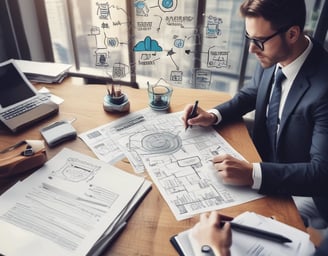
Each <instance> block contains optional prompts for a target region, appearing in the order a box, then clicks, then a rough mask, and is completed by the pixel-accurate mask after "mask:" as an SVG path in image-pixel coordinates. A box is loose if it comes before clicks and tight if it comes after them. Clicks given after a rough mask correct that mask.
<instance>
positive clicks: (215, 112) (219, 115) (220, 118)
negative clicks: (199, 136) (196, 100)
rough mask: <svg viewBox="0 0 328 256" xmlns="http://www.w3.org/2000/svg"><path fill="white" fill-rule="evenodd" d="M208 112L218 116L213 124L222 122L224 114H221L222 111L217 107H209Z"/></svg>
mask: <svg viewBox="0 0 328 256" xmlns="http://www.w3.org/2000/svg"><path fill="white" fill-rule="evenodd" d="M207 112H208V113H212V114H214V115H215V116H216V118H217V120H216V122H215V123H214V124H213V125H217V124H219V123H220V122H221V120H222V116H221V114H220V112H219V111H218V110H217V109H215V108H213V109H209V110H207Z"/></svg>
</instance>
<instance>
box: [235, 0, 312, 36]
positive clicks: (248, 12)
mask: <svg viewBox="0 0 328 256" xmlns="http://www.w3.org/2000/svg"><path fill="white" fill-rule="evenodd" d="M240 13H241V15H242V16H243V17H244V18H245V17H263V18H264V19H265V20H267V21H269V22H270V23H271V28H272V29H273V30H278V29H281V28H286V27H291V26H299V27H300V29H301V31H303V30H304V26H305V20H306V7H305V1H304V0H245V1H244V2H243V3H242V4H241V6H240Z"/></svg>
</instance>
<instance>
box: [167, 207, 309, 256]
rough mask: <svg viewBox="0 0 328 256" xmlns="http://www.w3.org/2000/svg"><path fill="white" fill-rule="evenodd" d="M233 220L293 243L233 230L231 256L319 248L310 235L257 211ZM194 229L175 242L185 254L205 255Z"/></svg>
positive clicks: (301, 252)
mask: <svg viewBox="0 0 328 256" xmlns="http://www.w3.org/2000/svg"><path fill="white" fill-rule="evenodd" d="M233 222H235V223H239V224H243V225H248V226H251V227H256V228H257V229H261V230H266V231H269V232H273V233H277V234H281V235H283V236H285V237H287V238H289V239H290V240H291V241H292V242H290V243H278V242H274V241H270V240H268V239H264V238H259V237H255V236H252V235H249V234H245V233H241V232H238V231H235V230H234V229H232V246H231V250H230V251H231V255H243V256H280V255H289V256H298V255H313V253H314V251H315V248H314V245H313V243H312V242H311V241H310V237H309V234H307V233H305V232H303V231H301V230H299V229H297V228H294V227H292V226H289V225H286V224H284V223H282V222H279V221H277V220H274V219H272V218H268V217H265V216H263V215H259V214H256V213H254V212H245V213H242V214H240V215H238V216H237V217H236V218H234V220H233ZM190 230H191V229H188V230H186V231H183V232H181V233H179V234H178V235H176V236H174V237H172V238H171V242H172V244H173V245H174V246H175V247H176V249H180V250H181V251H182V252H183V255H186V256H187V255H188V256H201V255H202V254H201V252H200V245H199V244H198V243H197V241H196V240H194V239H193V237H192V236H191V234H190V233H191V232H190Z"/></svg>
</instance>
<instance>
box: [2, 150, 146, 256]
mask: <svg viewBox="0 0 328 256" xmlns="http://www.w3.org/2000/svg"><path fill="white" fill-rule="evenodd" d="M143 183H144V179H143V178H141V177H138V176H135V175H131V174H129V173H127V172H124V171H122V170H119V169H118V168H116V167H114V166H110V165H108V164H106V163H104V162H102V161H100V160H97V159H94V158H91V157H88V156H86V155H82V154H80V153H77V152H74V151H72V150H69V149H64V150H62V151H61V152H60V153H59V154H57V155H56V156H55V157H53V158H52V159H51V160H50V161H48V162H47V163H46V164H45V165H44V166H43V167H42V168H41V169H40V170H38V171H36V172H35V173H33V174H32V175H31V176H30V177H28V178H27V179H25V180H24V181H22V182H20V183H18V184H16V185H15V186H13V187H12V188H11V189H9V190H8V191H6V192H5V193H4V194H3V195H2V196H1V197H0V205H1V208H0V253H2V254H4V255H6V256H11V255H17V256H18V255H33V256H35V255H45V254H46V255H55V256H58V255H78V256H80V255H85V254H86V253H87V252H88V251H89V250H90V248H91V247H92V246H93V245H94V244H95V243H96V241H97V240H98V239H99V237H101V235H102V234H103V233H104V232H105V231H106V229H107V227H109V226H110V225H111V224H112V223H114V222H115V221H116V220H117V217H118V216H120V215H121V214H122V211H123V210H124V209H126V207H128V205H129V202H130V201H131V200H132V199H133V197H134V195H135V194H136V193H137V192H138V189H139V188H140V187H141V186H142V185H143Z"/></svg>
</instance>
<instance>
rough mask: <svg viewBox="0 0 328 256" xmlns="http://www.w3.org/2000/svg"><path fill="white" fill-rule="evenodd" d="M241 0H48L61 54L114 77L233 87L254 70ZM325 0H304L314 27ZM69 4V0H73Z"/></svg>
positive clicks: (56, 51)
mask: <svg viewBox="0 0 328 256" xmlns="http://www.w3.org/2000/svg"><path fill="white" fill-rule="evenodd" d="M241 2H242V0H219V1H218V0H207V1H200V0H199V1H198V0H188V1H182V0H134V1H122V0H111V1H106V0H83V1H81V0H70V1H66V0H45V3H46V10H47V16H48V23H49V29H50V34H51V40H52V46H53V52H54V57H55V60H56V62H62V63H71V64H75V65H76V67H77V72H80V73H86V74H89V75H93V76H100V77H107V78H108V77H109V78H112V79H113V80H122V81H128V82H129V81H133V82H134V81H136V82H138V84H139V86H140V87H146V86H147V83H151V84H154V83H158V82H159V81H161V82H166V83H170V84H172V85H175V86H182V87H192V88H200V89H210V90H220V91H227V92H229V93H231V94H232V95H233V94H234V93H235V92H236V91H237V90H238V89H239V88H240V86H242V85H243V82H244V79H245V80H246V81H247V80H248V79H250V78H251V76H252V73H253V71H254V68H255V65H256V58H255V57H254V56H253V55H252V54H248V48H247V46H246V45H245V43H246V41H245V39H244V21H243V19H242V18H241V17H240V14H239V6H240V4H241ZM323 2H324V1H321V0H316V1H310V0H306V4H307V11H308V13H307V23H306V28H305V29H306V32H307V33H308V34H309V35H313V31H314V30H315V28H316V24H317V22H318V17H319V14H320V12H321V9H322V6H323ZM67 4H69V6H67Z"/></svg>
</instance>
